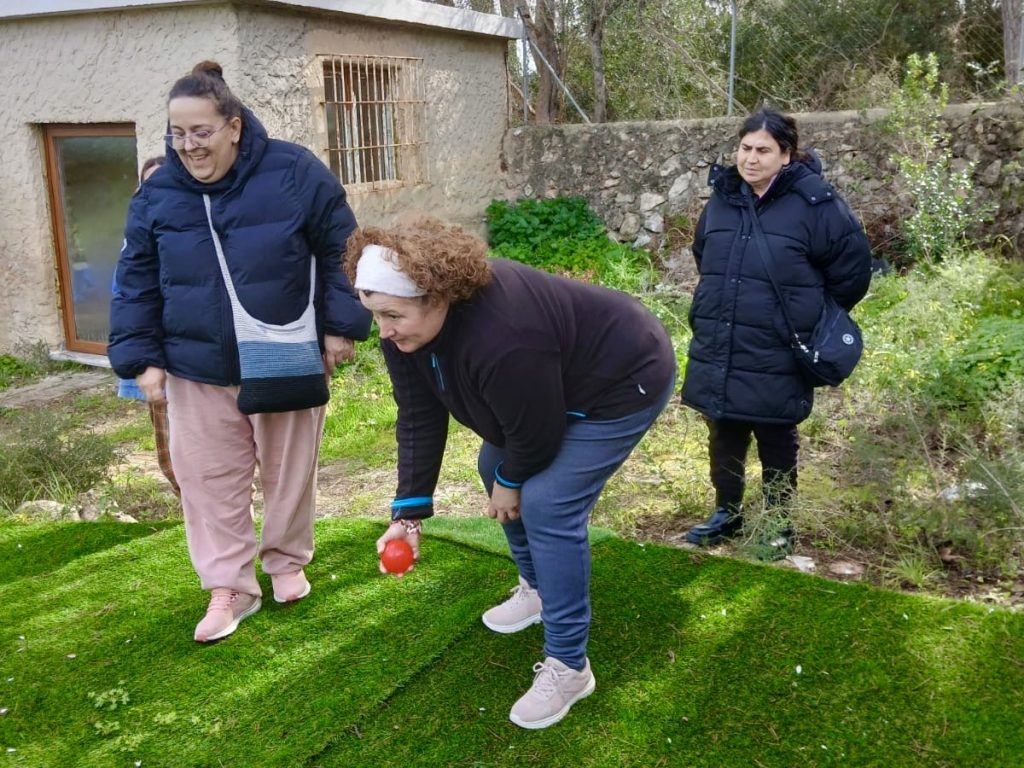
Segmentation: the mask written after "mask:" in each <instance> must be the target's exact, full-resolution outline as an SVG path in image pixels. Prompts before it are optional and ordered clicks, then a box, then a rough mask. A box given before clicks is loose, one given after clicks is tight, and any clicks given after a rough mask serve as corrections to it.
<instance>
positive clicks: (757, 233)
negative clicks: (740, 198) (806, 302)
mask: <svg viewBox="0 0 1024 768" xmlns="http://www.w3.org/2000/svg"><path fill="white" fill-rule="evenodd" d="M746 199H747V212H748V213H749V214H750V227H751V230H752V231H753V233H754V240H755V241H756V242H757V252H758V253H759V254H760V255H761V261H762V262H764V269H765V272H767V273H768V281H769V282H770V283H771V284H772V288H774V289H775V295H776V296H778V297H779V309H781V310H782V316H783V317H784V318H785V320H786V327H787V328H789V334H790V337H791V338H790V344H792V345H793V346H794V347H800V348H801V349H802V350H803V351H805V352H806V351H807V346H806V345H805V344H804V343H803V342H802V341H801V340H800V334H798V333H797V332H796V327H795V326H794V325H793V321H792V320H791V319H790V317H789V310H787V309H786V297H785V296H783V295H782V289H781V288H779V284H778V283H777V282H775V275H774V274H773V273H772V252H771V249H770V248H769V247H768V240H767V239H766V238H765V236H764V230H763V229H761V220H760V219H759V218H758V215H757V208H756V207H755V206H754V198H753V197H751V196H750V195H746Z"/></svg>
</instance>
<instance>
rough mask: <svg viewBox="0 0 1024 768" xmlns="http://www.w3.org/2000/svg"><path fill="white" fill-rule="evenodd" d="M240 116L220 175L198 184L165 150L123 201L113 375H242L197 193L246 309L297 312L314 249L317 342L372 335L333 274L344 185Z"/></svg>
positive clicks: (229, 378) (342, 226)
mask: <svg viewBox="0 0 1024 768" xmlns="http://www.w3.org/2000/svg"><path fill="white" fill-rule="evenodd" d="M242 120H243V129H242V136H241V140H240V142H239V154H238V159H237V160H236V162H235V164H234V166H233V167H232V169H231V171H229V172H228V174H227V175H226V176H225V177H224V178H222V179H220V180H219V181H216V182H213V183H212V184H204V183H202V182H199V181H196V179H194V178H193V177H192V175H191V174H190V173H189V172H188V171H187V170H186V169H185V167H184V165H182V163H181V160H179V158H178V156H177V153H176V152H174V151H171V150H168V152H167V159H166V161H165V163H164V166H163V167H162V168H161V169H160V170H159V171H158V172H157V173H155V174H154V175H153V176H152V177H151V178H150V179H149V180H148V181H147V182H146V183H145V184H143V185H142V187H141V188H140V189H139V191H138V192H137V193H136V194H135V196H134V197H133V198H132V201H131V204H130V206H129V209H128V222H127V224H126V226H125V239H124V245H123V247H122V249H121V256H120V259H119V260H118V264H117V276H116V282H117V291H116V292H115V294H114V297H113V300H112V302H111V306H110V343H109V345H108V347H107V356H108V357H109V358H110V363H111V365H112V366H113V368H114V371H115V372H116V373H117V375H118V376H120V377H122V378H133V377H135V376H137V375H138V374H140V373H142V371H143V370H145V369H146V368H147V367H148V366H156V367H159V368H164V369H166V370H167V371H168V372H169V373H172V374H174V375H175V376H180V377H181V378H185V379H191V380H192V381H198V382H202V383H205V384H217V385H222V386H223V385H228V384H238V383H239V380H240V374H239V365H238V348H237V344H236V341H235V331H234V325H233V323H232V318H231V305H230V302H229V299H228V294H227V289H226V288H225V286H224V281H223V279H222V278H221V274H220V268H219V267H218V264H217V253H216V251H215V250H214V246H213V240H212V238H211V235H210V227H209V224H208V222H207V219H206V210H205V208H204V205H203V195H204V194H208V195H209V196H210V199H211V208H212V216H213V223H214V226H215V227H216V229H217V234H218V235H219V237H220V239H221V242H222V245H223V248H224V255H225V259H226V261H227V264H228V268H229V270H230V271H231V279H232V281H233V282H234V284H235V287H236V289H237V291H238V296H239V299H240V300H241V302H242V305H243V306H244V307H245V308H246V310H247V311H248V312H249V314H251V315H253V316H254V317H256V318H258V319H259V320H263V321H264V322H267V323H273V324H275V325H283V324H285V323H289V322H292V321H294V320H297V319H298V318H299V316H300V315H301V314H302V312H303V310H304V309H305V308H306V305H307V303H308V301H309V260H310V259H311V258H315V259H316V270H317V288H316V294H315V299H314V301H315V304H316V309H317V330H318V332H319V335H320V339H321V345H322V342H323V335H324V334H325V333H327V334H330V335H334V336H345V337H347V338H350V339H357V340H363V339H366V337H367V336H368V335H369V330H370V315H369V313H368V312H367V311H366V310H365V309H364V308H363V307H362V305H361V304H360V303H359V300H358V298H357V297H356V296H355V294H354V292H353V291H352V288H351V286H350V285H349V282H348V279H347V278H346V277H345V275H344V274H343V273H342V271H341V258H342V254H343V253H344V251H345V241H346V240H347V239H348V236H349V234H351V232H352V230H353V229H354V228H355V226H356V221H355V217H354V216H353V214H352V209H351V208H349V206H348V203H347V202H346V198H345V190H344V189H343V188H342V186H341V184H340V183H339V182H338V180H337V179H336V178H335V177H334V175H333V174H332V173H331V171H330V170H329V169H328V168H327V167H326V166H325V165H324V164H323V163H322V162H320V160H319V159H317V158H316V157H315V156H314V155H313V154H312V153H311V152H309V151H308V150H307V149H305V148H303V147H300V146H298V145H297V144H292V143H289V142H285V141H278V140H274V139H269V138H268V137H267V133H266V131H265V130H264V128H263V126H262V125H261V124H260V122H259V121H258V120H257V119H256V117H255V116H254V115H253V114H252V113H251V112H250V111H249V110H244V111H243V116H242Z"/></svg>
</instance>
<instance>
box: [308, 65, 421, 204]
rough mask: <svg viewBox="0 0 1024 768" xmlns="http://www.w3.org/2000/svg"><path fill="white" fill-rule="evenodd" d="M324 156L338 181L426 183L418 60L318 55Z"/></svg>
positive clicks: (373, 186) (373, 183)
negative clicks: (325, 138) (322, 104)
mask: <svg viewBox="0 0 1024 768" xmlns="http://www.w3.org/2000/svg"><path fill="white" fill-rule="evenodd" d="M321 58H322V60H323V70H324V112H325V117H326V123H327V155H328V159H329V164H330V166H331V169H332V170H333V171H334V172H335V173H336V174H337V176H338V178H339V179H341V182H342V184H345V185H346V186H348V185H369V186H370V187H371V188H377V187H385V186H393V185H396V184H399V185H400V184H417V183H420V182H424V181H426V178H425V174H424V170H423V169H424V160H423V153H424V147H425V144H426V142H425V121H424V108H425V103H426V99H425V98H424V95H423V85H422V78H421V77H420V69H421V66H422V63H423V60H422V59H410V58H397V57H390V56H323V57H321Z"/></svg>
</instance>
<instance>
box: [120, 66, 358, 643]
mask: <svg viewBox="0 0 1024 768" xmlns="http://www.w3.org/2000/svg"><path fill="white" fill-rule="evenodd" d="M167 118H168V123H167V124H168V128H169V133H168V134H167V136H166V137H165V140H166V143H167V154H166V158H165V162H164V166H163V167H162V168H161V169H160V171H159V172H157V173H156V174H155V175H154V176H153V177H152V178H151V179H149V180H148V181H147V182H145V183H144V184H143V185H142V187H141V189H140V190H139V192H138V193H137V194H136V195H135V196H134V197H133V198H132V200H131V204H130V207H129V211H128V218H127V224H126V227H125V242H124V246H123V248H122V251H121V256H120V259H119V261H118V265H117V283H118V292H117V294H116V295H115V296H114V298H113V301H112V302H111V310H110V343H109V346H108V350H107V353H108V356H109V358H110V362H111V364H112V365H113V368H114V371H115V372H116V373H117V374H118V375H119V376H121V377H123V378H132V377H134V378H135V380H136V382H137V383H138V385H139V388H140V389H141V390H142V392H143V394H145V396H146V399H147V400H148V401H150V402H155V401H160V400H163V399H165V396H166V400H167V410H168V419H169V421H170V430H171V436H170V445H171V457H172V461H173V465H174V471H175V475H176V477H177V480H178V484H179V486H180V487H181V502H182V509H183V511H184V515H185V532H186V538H187V540H188V548H189V554H190V556H191V558H192V564H193V567H194V568H195V570H196V572H197V573H198V575H199V579H200V583H201V586H202V588H203V589H205V590H208V591H209V592H210V600H209V604H208V607H207V611H206V615H205V616H204V617H203V619H202V620H201V621H200V622H199V623H198V625H197V626H196V628H195V632H194V638H195V640H196V641H198V642H201V643H205V642H209V641H211V640H218V639H220V638H224V637H227V636H228V635H230V634H231V633H232V632H234V631H235V630H236V628H237V627H238V623H239V622H240V621H241V620H242V619H244V618H246V617H247V616H251V615H252V614H254V613H255V612H257V611H258V610H259V609H260V606H261V596H262V589H261V587H260V583H259V581H258V580H257V577H256V567H255V560H256V558H257V556H258V557H259V558H260V560H261V562H262V566H263V571H264V572H265V573H267V574H269V576H270V580H271V583H272V587H273V595H274V599H275V600H276V601H277V602H279V603H289V602H293V601H295V600H299V599H302V598H304V597H306V595H308V594H309V593H310V584H309V581H308V580H307V579H306V575H305V572H304V567H305V566H306V565H307V564H309V562H310V561H311V560H312V557H313V520H314V514H315V504H316V476H317V454H318V452H319V446H320V439H321V435H322V431H323V424H324V415H325V410H326V402H327V398H328V396H329V392H328V389H327V375H329V374H330V373H331V372H333V371H334V369H335V366H336V365H338V364H339V363H340V362H342V361H344V360H349V359H351V358H352V356H353V354H354V344H353V340H361V339H365V338H366V337H367V335H368V334H369V329H370V314H369V312H367V311H366V310H365V309H364V308H363V307H362V306H361V305H360V303H359V300H358V299H357V298H356V296H355V293H354V292H353V290H352V288H351V286H350V285H349V282H348V280H347V279H346V278H345V276H344V274H343V273H342V271H341V257H342V254H343V253H344V250H345V241H346V239H347V238H348V236H349V234H350V233H351V232H352V231H353V230H354V229H355V226H356V222H355V217H354V215H353V213H352V210H351V209H350V208H349V205H348V203H347V200H346V194H345V190H344V189H343V188H342V186H341V184H340V183H339V182H338V179H337V178H336V177H335V176H334V175H333V174H332V173H331V171H330V169H329V168H327V167H326V166H325V165H324V164H323V163H322V162H321V161H320V160H319V159H317V158H316V156H315V155H313V153H311V152H310V151H308V150H307V149H305V148H303V147H300V146H299V145H297V144H292V143H289V142H285V141H278V140H275V139H271V138H269V137H268V136H267V133H266V131H265V130H264V128H263V126H262V125H261V124H260V122H259V120H257V119H256V116H255V115H254V114H253V113H252V112H251V111H250V110H249V109H247V108H246V107H244V106H243V105H242V103H241V102H240V101H239V100H238V98H237V97H236V96H235V95H234V94H233V93H232V92H231V90H230V89H229V88H228V86H227V84H226V83H225V82H224V78H223V72H222V70H221V68H220V66H219V65H217V64H216V63H214V62H201V63H200V64H197V65H196V66H195V67H194V68H193V70H192V72H191V73H190V74H188V75H186V76H184V77H182V78H181V79H179V80H178V81H177V82H175V84H174V86H173V87H172V88H171V91H170V95H169V97H168V101H167ZM249 313H251V314H249ZM257 318H258V319H257ZM292 330H294V331H295V333H294V334H293V333H291V331H292ZM261 334H262V335H261ZM295 337H298V339H299V341H298V342H297V343H295ZM165 390H166V395H165ZM243 398H245V406H244V410H243ZM257 465H258V467H259V471H260V480H261V484H262V488H263V499H264V513H263V526H262V529H261V532H260V538H259V540H258V539H257V536H256V532H255V528H254V522H253V519H252V517H251V514H250V503H251V501H252V480H253V476H254V472H255V470H256V467H257Z"/></svg>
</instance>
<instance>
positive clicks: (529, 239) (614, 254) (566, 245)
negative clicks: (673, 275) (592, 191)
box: [487, 197, 651, 290]
mask: <svg viewBox="0 0 1024 768" xmlns="http://www.w3.org/2000/svg"><path fill="white" fill-rule="evenodd" d="M487 222H488V230H489V233H490V245H491V249H492V251H493V253H494V255H495V256H500V257H502V258H506V259H513V260H515V261H520V262H522V263H524V264H529V265H531V266H534V267H538V268H540V269H544V270H547V271H549V272H560V273H565V274H569V275H572V276H574V277H582V278H589V279H593V280H596V281H598V282H602V283H604V284H606V285H609V286H610V287H616V288H618V287H620V285H619V283H618V282H617V280H622V279H623V277H624V276H628V277H629V278H632V277H634V276H635V275H637V274H638V273H642V272H644V271H645V265H646V270H647V271H648V272H649V271H650V269H651V264H650V258H649V257H648V256H647V255H646V253H644V252H642V251H638V250H636V249H633V248H631V247H629V246H625V245H621V244H619V243H616V242H613V241H612V240H609V239H608V237H607V236H606V234H605V227H604V224H603V223H602V222H601V220H600V219H599V218H598V217H597V216H596V215H595V214H594V212H593V211H591V210H590V208H589V207H588V206H587V201H586V200H584V199H583V198H581V197H556V198H552V199H544V200H535V199H531V198H526V199H523V200H519V201H518V202H516V203H509V202H508V201H506V200H493V201H492V202H491V204H490V205H489V206H487ZM629 287H631V286H622V289H623V290H626V289H629Z"/></svg>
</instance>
